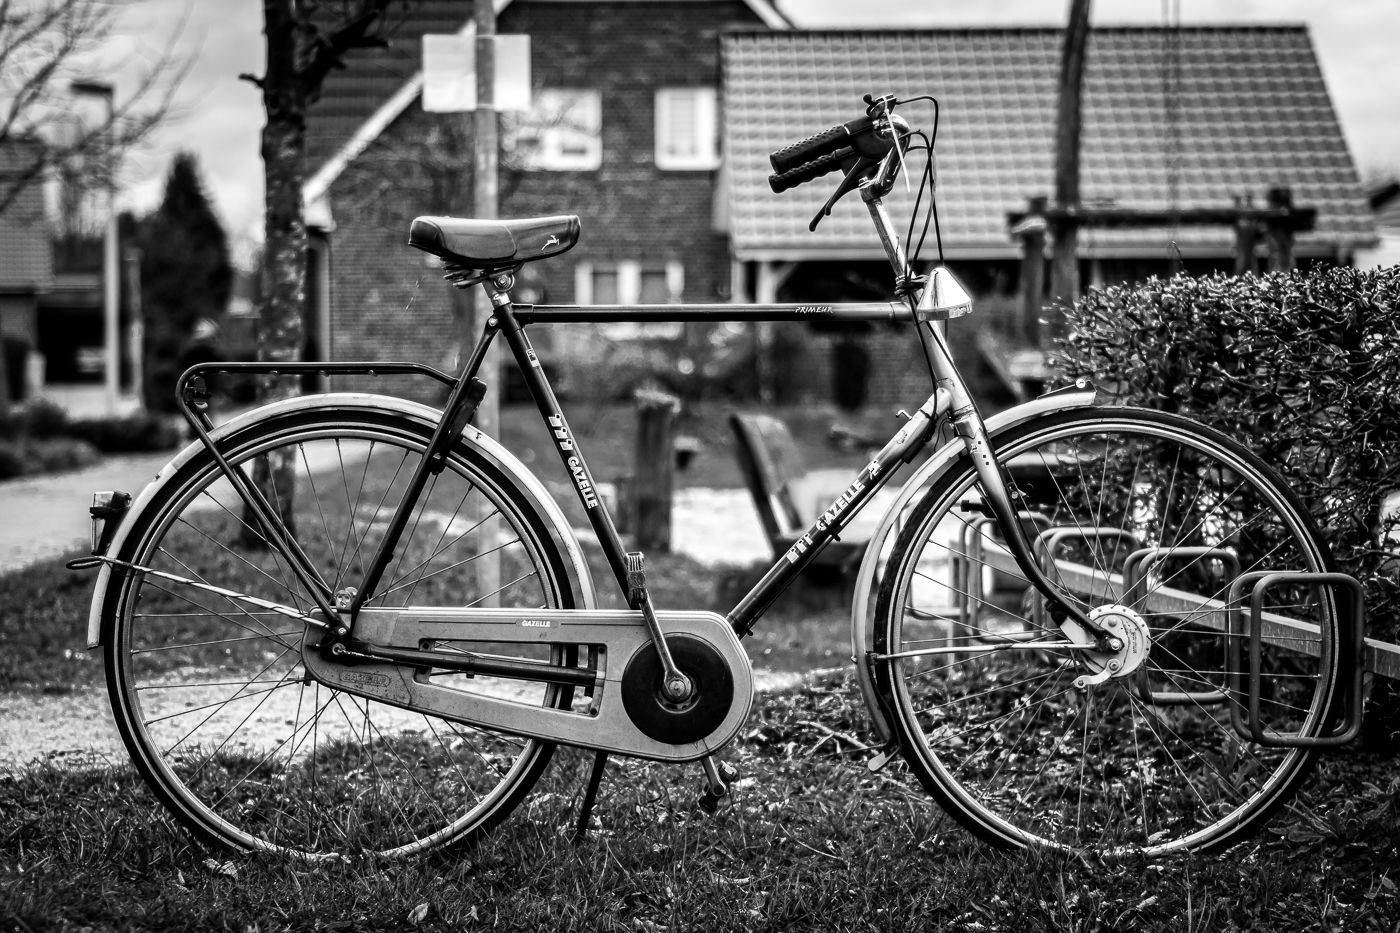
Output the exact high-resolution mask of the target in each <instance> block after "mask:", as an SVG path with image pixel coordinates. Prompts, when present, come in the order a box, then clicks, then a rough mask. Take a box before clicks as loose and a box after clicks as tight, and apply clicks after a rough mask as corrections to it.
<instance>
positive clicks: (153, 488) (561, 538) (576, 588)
mask: <svg viewBox="0 0 1400 933" xmlns="http://www.w3.org/2000/svg"><path fill="white" fill-rule="evenodd" d="M322 408H324V409H327V410H328V411H334V412H344V411H346V410H348V409H358V410H363V411H372V412H377V413H389V414H395V415H402V416H403V417H405V418H408V419H411V420H414V421H418V422H420V423H422V424H424V425H426V426H429V427H431V426H433V425H436V424H437V422H439V421H440V420H442V412H441V411H438V410H437V409H435V408H431V407H429V406H427V405H421V404H419V403H418V402H411V401H409V400H407V399H401V398H392V397H390V396H385V395H370V394H368V393H358V392H337V393H332V394H326V395H306V396H300V397H298V398H291V399H284V400H283V401H280V402H274V403H273V404H271V405H264V406H263V407H261V408H255V409H253V410H252V411H249V412H246V413H245V414H243V415H240V416H239V417H237V418H234V419H233V420H231V421H229V422H227V423H226V424H222V425H220V426H219V427H217V428H215V429H214V430H213V431H211V432H210V437H211V438H212V439H213V440H214V442H215V443H216V444H217V443H219V442H221V441H223V440H225V439H226V438H229V437H231V436H233V435H235V434H237V433H238V432H240V431H243V430H244V429H246V428H248V427H249V426H250V425H252V424H254V423H255V422H257V421H260V420H262V419H264V418H269V417H275V416H280V415H285V414H289V413H292V412H302V411H313V410H316V409H322ZM461 442H462V443H465V444H467V445H469V446H472V447H475V448H476V449H477V450H478V451H480V452H481V454H482V455H483V456H485V457H486V459H488V460H489V461H491V462H492V463H493V464H494V465H495V466H496V467H497V468H499V469H500V470H501V472H502V473H503V474H505V476H506V477H508V478H509V480H510V481H512V482H513V483H514V486H515V491H516V492H517V493H519V494H520V497H521V498H522V499H523V500H524V501H525V502H526V503H527V504H528V505H530V506H533V507H534V508H535V509H536V510H537V511H538V512H539V513H540V515H542V516H543V517H544V518H545V520H546V521H547V522H548V523H549V525H550V530H551V534H552V536H553V537H554V539H555V543H556V544H557V545H558V546H560V547H561V548H562V549H563V553H564V554H565V555H566V556H567V558H568V561H567V565H566V566H567V572H568V576H569V584H570V586H571V588H572V590H573V592H574V593H575V594H577V596H578V600H579V608H581V609H595V608H597V598H596V595H595V591H594V588H593V576H592V574H591V573H590V572H589V570H588V562H587V561H585V560H584V558H583V552H582V550H580V548H579V543H578V539H577V538H576V537H575V536H574V533H573V529H572V528H571V527H570V525H569V522H568V520H567V519H566V518H565V517H564V513H563V512H562V511H561V510H560V508H559V505H558V504H557V503H556V502H555V501H554V498H553V497H552V496H551V495H550V494H549V492H548V491H547V490H546V489H545V488H544V485H543V484H542V483H541V482H540V481H539V480H538V479H536V478H535V476H534V474H532V473H531V472H530V471H529V470H528V469H527V468H526V467H525V465H524V464H523V463H521V462H520V461H519V460H517V459H516V458H515V456H514V455H513V454H511V453H510V451H508V450H506V449H505V448H504V447H502V446H501V445H500V444H498V443H497V442H496V441H494V440H492V439H491V438H490V437H489V436H487V435H485V434H483V433H482V432H481V431H478V430H477V429H476V428H474V427H472V426H471V425H468V426H466V427H465V428H463V429H462V440H461ZM203 451H204V445H203V444H202V443H200V442H199V441H195V442H194V443H192V444H190V445H189V446H188V447H186V448H185V449H184V450H182V451H180V452H179V453H178V454H176V455H175V458H174V459H173V460H171V461H170V462H169V463H167V464H166V465H165V466H164V468H162V469H161V471H160V472H159V473H158V474H156V478H155V479H154V480H152V481H151V482H150V483H148V484H146V488H145V489H143V490H142V491H141V494H140V495H139V496H138V497H137V498H136V500H135V501H134V502H132V504H131V507H130V508H129V509H127V512H126V516H125V518H124V519H123V521H122V523H121V526H120V527H119V528H118V529H117V531H116V534H115V535H114V536H113V538H112V543H111V545H110V546H109V547H108V548H107V554H108V555H110V556H113V557H115V556H116V555H118V554H120V553H121V550H122V547H123V545H124V544H125V543H126V538H127V536H128V535H129V534H130V532H131V529H132V528H134V527H136V525H137V524H138V521H137V519H138V518H139V517H140V516H141V514H142V513H143V512H144V511H145V510H146V509H147V508H149V507H150V505H151V502H152V501H153V500H155V499H156V497H157V496H158V495H159V494H160V493H161V492H162V491H163V490H164V489H165V487H166V486H167V485H168V484H170V483H171V482H173V481H174V479H175V477H176V475H177V474H178V473H179V472H180V470H181V468H183V467H184V466H185V465H186V464H188V463H189V462H190V461H192V460H193V459H194V458H196V457H198V456H199V455H200V454H201V453H203ZM111 579H112V567H111V565H110V564H104V565H103V566H102V569H101V570H100V571H99V572H98V575H97V586H96V589H95V591H94V593H93V597H92V608H91V609H90V610H89V612H88V633H87V645H88V647H89V648H96V647H98V646H99V645H101V644H102V616H103V610H104V605H103V604H104V601H105V600H106V597H107V591H108V589H109V584H110V582H111Z"/></svg>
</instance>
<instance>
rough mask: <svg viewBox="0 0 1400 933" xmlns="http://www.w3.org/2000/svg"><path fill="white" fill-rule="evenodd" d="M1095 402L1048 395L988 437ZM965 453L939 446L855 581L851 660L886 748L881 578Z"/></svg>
mask: <svg viewBox="0 0 1400 933" xmlns="http://www.w3.org/2000/svg"><path fill="white" fill-rule="evenodd" d="M1097 400H1098V393H1096V392H1094V391H1092V390H1090V391H1087V392H1057V393H1055V394H1052V395H1044V396H1041V397H1040V398H1037V399H1032V400H1031V401H1029V402H1025V403H1023V404H1020V405H1017V406H1016V407H1015V408H1008V409H1007V410H1006V411H1003V412H1001V413H999V414H996V415H993V416H992V417H990V418H988V419H987V421H986V425H987V433H988V434H990V435H993V436H994V435H996V434H997V433H999V432H1001V431H1004V430H1006V429H1008V428H1013V427H1016V426H1018V425H1022V424H1025V423H1026V422H1027V421H1030V420H1032V419H1034V418H1039V417H1041V416H1044V415H1050V414H1054V413H1056V412H1061V411H1068V410H1071V409H1075V408H1087V407H1089V406H1090V405H1093V404H1095V403H1096V402H1097ZM962 452H963V444H962V441H960V440H957V439H954V440H952V441H949V442H948V443H947V444H944V445H943V446H942V447H940V448H939V449H938V450H937V451H935V452H934V454H933V456H931V457H929V458H928V460H927V461H926V462H925V463H924V464H923V465H922V466H920V467H919V468H918V469H917V470H915V471H914V473H913V475H912V476H910V477H909V479H908V481H907V482H905V484H904V486H903V488H902V489H901V491H900V493H899V496H898V497H897V498H896V499H895V500H894V502H893V503H891V504H890V506H889V508H887V509H886V510H885V513H884V515H883V516H882V517H881V519H880V524H879V525H878V526H877V527H876V529H875V533H874V534H873V535H871V536H870V543H869V544H868V545H867V546H866V549H865V557H864V558H863V559H862V560H861V564H860V573H859V574H857V576H856V585H855V599H854V600H853V601H852V603H851V660H852V661H854V662H855V666H856V679H857V680H858V681H859V683H860V691H861V694H862V696H864V697H865V706H866V709H868V710H869V711H870V720H871V725H872V726H873V727H874V729H875V731H876V733H878V734H879V736H880V739H881V740H882V741H883V742H885V743H889V742H892V741H893V740H894V732H893V730H892V729H891V728H890V724H889V721H888V720H887V719H886V718H885V713H884V708H883V706H882V705H881V703H880V699H879V694H878V693H877V692H876V689H875V679H874V675H873V674H872V672H871V671H870V669H869V665H868V662H867V661H866V658H867V657H868V656H869V654H870V651H871V646H872V645H873V644H874V639H875V600H876V597H877V596H878V594H879V590H880V581H881V575H882V572H883V570H884V567H885V561H886V560H887V559H888V558H889V551H890V548H891V547H892V546H893V544H894V539H895V538H896V537H897V536H898V533H899V531H900V530H901V527H902V525H901V521H900V519H901V517H902V516H903V515H904V513H905V512H906V511H907V509H908V508H909V506H910V505H912V504H913V503H914V502H915V500H917V499H918V497H920V496H922V495H923V494H924V491H925V490H927V489H928V488H929V486H931V485H932V484H933V483H934V482H935V481H936V480H938V479H939V478H940V477H941V476H942V475H943V472H944V471H945V470H947V469H948V468H949V467H950V466H952V464H953V462H954V461H955V460H957V458H958V457H959V456H960V455H961V454H962Z"/></svg>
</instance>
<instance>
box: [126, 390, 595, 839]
mask: <svg viewBox="0 0 1400 933" xmlns="http://www.w3.org/2000/svg"><path fill="white" fill-rule="evenodd" d="M431 430H432V425H430V424H428V423H426V422H420V421H417V420H414V419H409V418H406V417H399V416H397V415H394V414H389V413H384V412H381V411H377V410H365V409H355V408H345V409H341V410H326V409H321V410H312V411H292V412H288V413H282V414H279V415H273V416H270V417H268V418H267V419H264V420H262V421H258V422H256V423H254V424H252V425H250V426H248V427H247V428H245V429H243V430H241V431H239V432H238V433H236V434H234V435H233V436H231V437H229V438H227V439H225V440H223V441H221V442H220V447H221V450H222V451H223V453H224V455H225V456H226V457H227V458H228V460H229V461H230V462H231V463H232V464H233V465H234V466H235V467H237V468H238V469H242V470H244V471H246V473H247V474H248V475H249V476H251V477H254V478H255V481H257V482H259V483H260V485H264V488H265V489H266V490H267V495H268V499H269V501H270V502H272V503H273V504H274V506H275V507H276V508H277V509H278V510H279V512H280V513H281V514H283V515H284V516H285V517H286V522H287V526H288V529H289V531H290V532H291V533H292V534H293V535H294V536H295V538H296V540H297V541H299V542H300V544H301V546H302V548H303V549H304V550H305V552H306V554H307V555H308V557H309V558H310V560H311V562H312V563H313V564H314V565H315V568H316V571H317V572H318V573H319V574H320V576H321V578H322V580H323V581H324V583H325V585H326V586H327V587H328V588H329V591H330V592H331V593H335V592H338V591H342V590H343V589H344V588H345V587H348V586H352V585H354V584H356V583H357V582H358V581H359V580H360V579H362V577H363V574H364V570H365V565H366V564H367V563H368V562H369V560H370V558H371V557H372V555H373V554H374V553H375V552H376V550H377V548H378V545H379V541H380V539H381V538H382V536H383V534H384V532H385V529H386V527H387V525H388V522H389V518H390V516H391V515H392V514H393V513H394V510H395V508H396V507H397V506H398V504H399V501H400V499H401V498H402V497H403V495H404V492H405V486H406V484H407V482H408V479H409V477H410V476H411V475H412V473H413V470H414V468H415V467H416V466H417V464H418V462H419V460H420V459H421V457H422V456H423V452H424V450H425V449H426V447H427V443H428V440H429V437H430V435H431ZM132 520H133V521H134V522H135V524H134V525H133V527H132V530H131V532H130V534H129V535H128V536H127V538H126V543H125V544H124V545H123V547H122V549H121V553H119V554H116V555H114V556H116V557H118V558H120V559H121V560H124V561H130V562H132V563H135V564H138V565H140V566H144V567H150V568H152V569H155V570H160V571H165V572H168V573H170V574H173V575H176V576H179V577H183V578H187V579H192V580H195V581H198V582H201V583H208V584H212V585H215V586H218V587H221V588H223V589H225V590H230V591H233V592H235V593H239V594H243V595H248V596H254V597H258V598H260V599H263V600H266V601H268V602H271V603H276V604H279V605H282V606H288V607H294V608H295V609H298V610H300V611H302V612H311V611H313V610H314V606H315V603H314V602H313V600H312V599H311V597H310V595H309V594H308V593H307V592H305V590H304V589H303V587H302V586H301V584H300V583H299V582H298V580H297V578H296V577H295V576H294V575H293V574H292V572H291V570H290V567H289V566H288V564H287V561H286V559H285V558H284V557H283V556H282V555H281V554H280V553H279V552H278V551H276V550H274V549H273V548H271V547H270V546H269V545H268V544H267V542H266V541H265V540H264V539H263V536H262V534H261V533H260V531H259V527H258V525H257V523H256V520H254V519H250V518H249V517H248V516H247V515H246V514H245V512H244V507H243V504H242V502H241V500H240V499H239V497H238V495H237V494H236V493H235V491H234V490H233V488H232V487H231V485H230V484H229V482H228V480H227V478H226V477H225V476H224V475H223V473H222V472H221V471H220V469H219V467H218V465H217V464H216V463H215V462H214V460H213V458H212V457H211V456H210V455H209V454H208V453H207V452H204V453H201V454H199V455H198V456H196V457H195V458H194V459H193V460H191V461H190V462H189V463H187V464H186V465H185V466H184V468H183V469H182V470H181V471H180V473H179V474H177V475H176V476H175V477H173V478H172V479H171V480H170V481H168V482H167V483H166V484H165V486H164V488H163V489H162V490H161V492H160V493H158V494H157V497H156V498H155V499H154V500H152V501H151V503H150V504H149V506H148V507H147V508H145V509H143V510H142V512H141V513H140V514H139V515H136V516H134V517H133V519H132ZM564 561H565V558H564V557H563V556H562V555H561V553H560V548H559V546H558V545H557V543H556V542H555V540H554V538H553V537H552V536H551V533H550V525H549V524H548V522H547V520H546V519H544V518H542V517H541V516H540V515H539V513H538V512H537V511H535V510H534V508H533V507H532V505H531V503H530V502H529V501H524V497H522V495H521V494H520V493H519V490H518V488H517V487H516V486H514V485H513V483H512V480H511V478H510V477H509V476H508V475H506V474H505V473H504V472H503V471H502V470H501V469H500V467H499V466H498V465H497V464H495V463H494V461H492V460H491V459H490V458H489V457H487V456H484V455H483V454H482V453H481V451H480V450H478V449H477V448H476V447H474V446H471V445H469V444H467V443H465V442H459V443H458V444H457V446H456V447H455V448H454V449H453V451H452V454H451V456H450V457H449V459H448V462H447V468H446V469H445V470H443V472H442V473H441V474H440V475H438V476H436V477H434V478H433V479H432V480H431V481H430V484H429V485H428V487H427V488H426V489H425V490H424V491H423V494H422V495H421V496H420V498H419V500H418V503H417V504H416V506H415V507H414V508H413V510H412V512H411V513H410V520H409V523H408V526H407V528H406V529H405V532H404V535H403V537H402V538H401V539H400V542H399V545H398V547H397V548H396V553H395V556H394V558H393V560H392V561H391V563H390V565H389V569H388V571H387V572H386V574H385V576H384V579H383V582H382V583H381V584H380V587H379V591H378V592H377V593H376V594H375V595H374V596H373V597H372V598H371V599H370V600H369V601H368V603H367V605H368V606H370V607H401V606H409V605H429V606H492V605H496V606H510V607H531V608H545V607H549V608H572V607H574V606H575V605H576V601H575V599H576V594H575V593H573V592H572V591H571V588H570V582H569V577H568V574H567V573H566V567H565V563H564ZM103 635H104V639H103V640H104V643H105V648H106V667H107V677H108V689H109V692H110V694H111V700H112V709H113V713H114V715H115V717H116V721H117V726H118V728H119V730H120V732H121V734H122V738H123V740H124V741H125V743H126V746H127V749H128V750H129V751H130V753H131V756H132V759H133V761H134V763H135V764H136V767H137V769H138V770H139V771H140V772H141V774H142V776H143V777H144V778H145V779H146V782H147V783H148V784H149V785H150V786H151V788H152V790H153V791H154V792H155V793H156V795H157V796H158V797H159V799H160V800H161V802H162V803H163V804H165V805H166V806H167V807H168V808H169V809H170V810H171V811H172V812H173V813H174V814H175V816H177V817H178V818H179V819H180V820H181V821H182V822H183V823H184V824H185V825H186V826H187V827H189V828H190V829H191V830H193V831H194V832H195V833H196V834H197V835H199V836H200V837H201V838H203V839H204V840H206V841H208V842H214V843H221V844H225V845H229V846H233V847H235V848H238V849H244V850H271V851H276V852H284V853H290V854H295V855H299V856H303V857H310V858H328V857H340V856H347V855H353V854H364V855H372V856H378V857H397V856H403V855H408V854H412V853H416V852H422V851H426V850H429V849H433V848H437V847H440V846H443V845H447V844H449V843H455V842H464V841H467V840H470V839H473V838H475V837H476V836H478V835H479V834H481V833H483V832H485V831H486V830H488V829H490V828H491V827H492V826H493V825H495V824H496V823H497V822H499V821H500V820H501V819H503V818H504V817H505V816H506V814H508V813H509V812H510V811H511V809H512V808H514V807H515V806H516V804H518V803H519V802H520V800H521V799H523V797H524V796H525V794H526V793H527V792H528V791H529V790H530V787H531V786H532V785H533V784H534V783H535V781H536V779H537V778H538V777H539V775H540V774H541V773H542V771H543V770H544V768H545V766H546V764H547V763H548V761H549V758H550V755H551V752H552V751H553V746H552V745H550V744H548V743H544V742H539V741H535V740H530V739H517V738H515V737H512V736H507V735H501V734H498V733H494V732H489V731H485V730H481V729H475V728H472V727H470V726H465V725H457V724H454V723H448V722H445V721H443V720H441V719H436V718H433V717H430V716H425V715H423V714H421V713H415V712H411V711H408V710H404V709H399V708H396V707H393V706H389V705H386V704H384V703H380V702H377V701H374V700H369V699H364V698H362V697H357V696H353V695H351V694H348V693H345V692H343V691H340V690H336V689H332V688H330V687H328V686H326V685H325V684H322V683H319V682H317V681H316V680H314V679H312V678H311V677H310V676H309V675H308V674H307V671H306V669H305V666H304V665H303V663H302V658H301V650H302V642H303V639H306V638H313V639H319V638H320V630H319V629H317V628H314V627H312V626H310V625H309V624H307V623H304V622H301V621H298V620H296V619H293V618H288V617H286V616H283V615H279V614H276V613H274V612H271V611H268V610H266V609H265V608H262V607H259V606H257V605H250V604H249V603H247V602H244V601H241V600H237V599H233V598H229V597H227V596H222V595H219V594H218V593H214V592H210V591H208V590H202V589H199V588H196V587H192V586H188V585H184V584H181V583H176V582H172V581H171V580H169V579H166V578H161V577H156V576H154V575H149V574H139V573H125V572H114V573H113V575H112V577H111V582H110V584H109V590H108V593H107V595H106V601H105V609H104V632H103ZM435 647H436V648H437V650H449V651H450V650H454V647H456V648H459V649H461V650H465V648H466V646H465V645H454V643H452V642H450V641H442V642H439V643H438V644H437V645H436V646H435ZM471 650H474V651H487V652H495V653H512V652H513V653H514V654H515V655H516V656H520V657H525V658H526V659H528V660H534V661H543V662H547V663H553V664H567V663H570V662H571V661H572V660H573V659H572V658H571V657H569V656H568V655H569V653H568V652H565V651H563V650H562V649H560V648H559V647H558V646H555V647H552V648H551V647H550V646H548V645H540V646H521V645H501V646H496V645H477V644H473V645H471ZM431 676H432V678H433V680H434V682H435V683H436V684H439V685H445V686H450V687H453V688H456V689H461V690H463V691H467V692H475V691H481V692H487V693H490V694H492V695H495V696H509V697H510V698H511V699H514V700H517V701H520V702H525V703H532V704H537V705H544V706H549V707H556V708H568V706H569V703H570V689H569V688H562V687H558V686H547V685H544V684H539V683H526V682H522V681H514V680H497V679H495V678H491V677H486V676H480V677H475V678H473V677H471V676H469V675H465V674H454V673H449V672H446V671H432V672H431Z"/></svg>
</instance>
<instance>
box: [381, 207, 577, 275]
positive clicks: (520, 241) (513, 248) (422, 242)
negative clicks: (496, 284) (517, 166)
mask: <svg viewBox="0 0 1400 933" xmlns="http://www.w3.org/2000/svg"><path fill="white" fill-rule="evenodd" d="M579 229H580V227H579V221H578V218H577V217H575V216H574V215H572V214H569V215H565V216H559V217H527V218H524V219H522V220H475V219H472V218H463V217H416V218H414V220H413V226H412V227H410V228H409V231H408V245H409V246H412V247H414V248H415V249H421V250H423V251H424V252H427V253H432V254H433V255H434V256H440V257H442V258H443V259H445V260H447V261H448V262H453V263H459V264H461V265H463V266H468V267H470V268H473V269H486V270H491V269H498V268H504V267H506V266H513V265H515V264H516V263H520V262H528V261H530V260H531V259H544V258H546V257H548V256H557V255H559V254H560V253H562V252H565V251H566V250H568V249H569V248H570V247H572V246H573V245H574V244H575V243H577V242H578V234H579Z"/></svg>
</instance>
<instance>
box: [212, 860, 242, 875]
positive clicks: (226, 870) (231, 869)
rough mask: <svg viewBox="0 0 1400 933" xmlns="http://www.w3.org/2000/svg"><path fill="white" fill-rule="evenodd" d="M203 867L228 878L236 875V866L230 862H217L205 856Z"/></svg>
mask: <svg viewBox="0 0 1400 933" xmlns="http://www.w3.org/2000/svg"><path fill="white" fill-rule="evenodd" d="M204 867H205V868H207V869H209V870H210V871H212V872H217V873H218V874H220V875H226V876H228V877H229V878H237V877H238V868H237V867H236V866H235V865H234V864H233V863H232V862H217V861H215V860H214V859H211V858H207V859H205V860H204Z"/></svg>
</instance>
